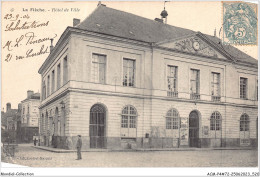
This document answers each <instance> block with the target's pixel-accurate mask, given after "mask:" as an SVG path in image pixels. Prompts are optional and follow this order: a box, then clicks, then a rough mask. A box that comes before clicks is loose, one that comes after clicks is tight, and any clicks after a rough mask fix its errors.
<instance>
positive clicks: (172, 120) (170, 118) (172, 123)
mask: <svg viewBox="0 0 260 177" xmlns="http://www.w3.org/2000/svg"><path fill="white" fill-rule="evenodd" d="M178 128H179V114H178V112H177V111H176V110H175V109H170V110H169V111H168V112H167V114H166V129H178Z"/></svg>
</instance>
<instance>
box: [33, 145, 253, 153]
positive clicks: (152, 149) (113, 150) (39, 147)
mask: <svg viewBox="0 0 260 177" xmlns="http://www.w3.org/2000/svg"><path fill="white" fill-rule="evenodd" d="M31 147H34V148H36V149H41V150H45V151H51V152H56V153H71V152H77V150H76V149H75V150H67V149H57V148H52V147H46V146H31ZM254 149H256V150H257V148H252V147H216V148H149V149H143V148H138V149H87V150H82V151H81V152H135V151H136V152H137V151H143V152H147V151H212V150H254Z"/></svg>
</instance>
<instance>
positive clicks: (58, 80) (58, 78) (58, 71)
mask: <svg viewBox="0 0 260 177" xmlns="http://www.w3.org/2000/svg"><path fill="white" fill-rule="evenodd" d="M59 88H60V64H58V66H57V89H59Z"/></svg>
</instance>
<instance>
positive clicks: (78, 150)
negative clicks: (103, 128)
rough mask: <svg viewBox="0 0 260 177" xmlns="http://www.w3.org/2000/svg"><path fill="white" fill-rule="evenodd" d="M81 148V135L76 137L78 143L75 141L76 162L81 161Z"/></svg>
mask: <svg viewBox="0 0 260 177" xmlns="http://www.w3.org/2000/svg"><path fill="white" fill-rule="evenodd" d="M81 146H82V140H81V135H78V141H77V155H78V158H77V159H76V160H80V159H82V158H81Z"/></svg>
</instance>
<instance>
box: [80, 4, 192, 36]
mask: <svg viewBox="0 0 260 177" xmlns="http://www.w3.org/2000/svg"><path fill="white" fill-rule="evenodd" d="M99 7H100V8H101V7H102V8H107V9H111V10H115V11H118V12H121V13H125V14H129V15H132V16H136V17H138V18H142V19H145V20H147V21H151V22H153V23H154V24H158V23H160V24H163V25H165V26H168V27H174V28H180V29H185V30H189V31H192V32H196V31H194V30H191V29H187V28H183V27H179V26H174V25H169V24H166V23H162V22H157V21H155V20H153V19H150V18H146V17H142V16H140V15H136V14H133V13H130V12H125V11H122V10H119V9H114V8H112V7H107V6H104V5H99V6H98V7H97V8H96V9H95V10H94V11H93V12H92V13H91V14H90V15H89V16H88V17H86V18H85V19H84V21H85V20H86V19H87V18H89V17H90V16H91V15H92V14H93V13H94V12H95V11H97V10H98V9H99ZM82 23H83V21H82Z"/></svg>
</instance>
